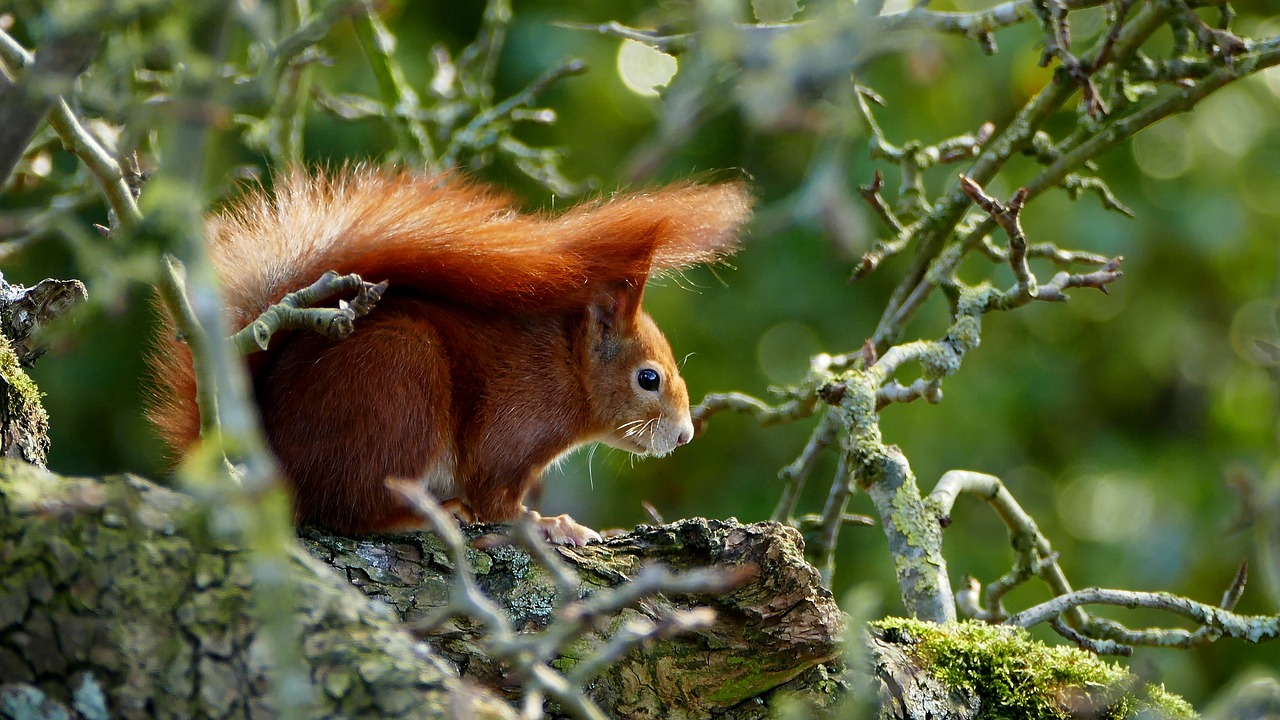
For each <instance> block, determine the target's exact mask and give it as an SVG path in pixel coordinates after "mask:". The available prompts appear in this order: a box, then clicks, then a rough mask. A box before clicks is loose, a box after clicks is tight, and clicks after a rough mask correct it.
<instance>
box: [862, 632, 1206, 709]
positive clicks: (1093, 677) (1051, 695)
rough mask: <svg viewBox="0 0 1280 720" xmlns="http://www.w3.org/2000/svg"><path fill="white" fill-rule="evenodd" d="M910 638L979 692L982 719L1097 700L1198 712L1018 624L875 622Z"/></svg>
mask: <svg viewBox="0 0 1280 720" xmlns="http://www.w3.org/2000/svg"><path fill="white" fill-rule="evenodd" d="M871 626H872V627H873V628H875V629H878V630H880V631H883V632H884V633H885V634H886V635H888V636H890V637H891V638H892V637H898V638H901V639H903V640H904V641H905V645H906V646H907V647H909V648H910V651H911V652H912V653H913V654H915V655H916V656H917V657H919V658H920V659H921V660H922V661H923V662H924V663H925V664H926V665H927V666H928V667H929V669H930V671H931V672H932V674H933V675H934V677H936V678H938V679H939V680H941V681H942V682H943V683H945V684H946V685H947V686H948V687H951V688H953V689H966V690H970V691H976V692H977V693H978V694H980V696H981V697H982V700H983V705H982V710H981V713H980V715H979V717H981V718H1009V719H1010V720H1012V719H1014V718H1018V719H1022V718H1026V719H1029V720H1034V719H1037V718H1053V719H1056V718H1069V717H1071V711H1070V707H1071V706H1076V707H1079V706H1080V704H1082V703H1084V704H1088V705H1096V706H1097V707H1098V708H1099V709H1098V712H1097V716H1098V717H1105V718H1128V717H1135V716H1138V715H1143V714H1147V713H1155V714H1156V716H1158V717H1166V718H1194V717H1196V713H1195V711H1194V710H1193V709H1192V708H1191V706H1190V705H1189V704H1187V703H1186V701H1184V700H1182V698H1180V697H1178V696H1176V695H1173V694H1172V693H1169V692H1167V691H1166V690H1165V689H1164V688H1163V687H1160V686H1156V685H1151V684H1140V683H1138V682H1136V681H1135V679H1134V677H1133V676H1132V675H1131V674H1130V673H1129V671H1128V670H1126V669H1124V668H1123V667H1120V666H1119V665H1116V664H1115V663H1109V662H1106V661H1104V660H1101V659H1099V658H1098V657H1096V656H1094V655H1092V654H1090V653H1087V652H1085V651H1083V650H1080V649H1078V648H1074V647H1066V646H1050V645H1045V644H1043V643H1040V642H1037V641H1035V640H1033V639H1031V637H1030V636H1029V635H1028V634H1027V633H1026V631H1024V630H1021V629H1017V628H1007V627H996V626H991V625H986V624H983V623H977V622H961V623H953V624H950V625H945V626H942V625H934V624H932V623H925V622H921V621H918V620H908V619H903V618H888V619H885V620H880V621H877V622H874V623H871Z"/></svg>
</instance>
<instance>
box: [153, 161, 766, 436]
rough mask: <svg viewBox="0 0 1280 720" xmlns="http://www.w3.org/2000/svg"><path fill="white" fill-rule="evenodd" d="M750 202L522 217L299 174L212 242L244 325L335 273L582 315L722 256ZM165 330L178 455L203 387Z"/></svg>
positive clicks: (441, 295)
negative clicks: (621, 287) (603, 301)
mask: <svg viewBox="0 0 1280 720" xmlns="http://www.w3.org/2000/svg"><path fill="white" fill-rule="evenodd" d="M749 205H750V201H749V199H748V197H747V193H746V191H745V188H744V187H743V186H742V185H741V184H737V183H728V184H720V185H711V186H703V185H698V184H696V183H683V184H676V185H671V186H668V187H665V188H662V189H660V190H656V191H652V192H640V193H634V194H626V195H617V196H614V197H609V198H602V199H599V200H597V201H594V202H589V203H584V204H581V205H578V206H576V207H574V208H572V209H570V210H568V211H566V212H564V213H563V214H558V215H549V214H526V213H522V212H520V211H519V210H518V209H517V207H516V205H515V203H514V202H513V200H512V199H511V198H510V197H509V196H507V195H505V194H503V193H500V192H496V191H494V190H492V189H489V188H486V187H484V186H482V185H479V184H476V183H473V182H468V181H465V180H462V179H460V178H458V177H456V176H452V175H447V174H446V175H427V174H422V173H415V172H411V171H393V170H385V169H378V168H372V167H366V166H356V167H348V168H344V169H342V170H340V171H338V172H336V173H334V174H331V175H329V174H316V173H311V172H308V171H306V170H302V169H294V170H291V171H288V172H286V173H285V174H283V175H281V176H279V177H278V178H276V182H275V185H274V188H273V189H272V190H271V191H267V190H265V189H255V190H252V191H250V192H249V193H247V194H246V195H244V196H243V197H241V198H239V199H237V200H235V201H234V202H232V203H231V204H230V205H229V206H228V207H227V208H225V209H224V210H222V211H220V212H217V213H215V214H213V215H212V216H211V217H210V218H209V219H208V223H207V228H206V233H207V236H208V247H209V255H210V258H211V261H212V263H213V265H214V267H215V269H216V270H217V272H218V275H219V277H220V281H221V286H222V292H223V297H224V302H225V306H226V312H227V317H228V321H229V324H230V326H231V328H232V330H239V329H240V328H243V327H245V326H246V325H248V324H249V323H250V322H251V321H252V320H253V319H255V318H256V317H257V316H258V315H259V314H260V313H261V312H262V311H263V310H265V309H266V308H267V307H268V306H269V305H271V304H272V303H274V302H277V301H278V300H280V299H281V298H282V297H283V296H284V295H285V294H287V293H289V292H292V291H295V290H298V289H300V288H302V287H305V286H307V285H309V284H311V283H312V282H314V281H315V280H316V279H318V278H319V277H320V275H321V274H323V273H324V272H325V271H327V270H335V271H337V272H339V273H342V274H346V273H357V274H359V275H361V276H362V277H363V278H364V279H365V280H367V281H369V282H374V283H377V282H381V281H383V280H386V281H388V282H389V283H390V286H391V288H393V289H406V288H407V289H412V290H413V291H415V292H417V293H419V294H421V295H423V296H425V297H429V298H434V299H436V300H440V301H444V302H456V303H459V304H463V305H468V306H482V307H483V306H488V307H492V308H494V309H495V310H497V311H511V312H521V313H530V312H535V313H536V312H540V311H546V312H558V311H564V310H568V309H572V308H582V307H585V306H587V305H588V304H589V303H590V302H591V301H592V296H593V294H594V293H597V292H598V291H599V288H600V287H602V286H607V285H609V284H625V285H629V286H631V287H635V288H642V287H643V285H644V282H645V280H646V279H647V278H648V277H649V276H650V275H652V274H655V273H659V272H661V271H664V270H668V269H673V268H680V267H684V266H687V265H692V264H695V263H700V262H706V261H713V260H716V259H719V258H721V257H723V256H724V255H727V254H728V253H729V252H730V251H731V250H732V247H733V244H734V242H735V239H736V235H737V231H738V230H739V228H740V227H741V225H742V224H743V223H744V222H745V220H746V217H747V214H748V211H749ZM374 312H377V310H376V308H375V310H374ZM357 322H359V321H357ZM162 332H163V336H162V337H161V338H160V340H159V342H158V343H157V348H156V352H155V353H154V354H153V358H152V368H153V375H154V376H155V377H154V379H155V384H156V386H157V397H156V401H155V402H154V403H153V407H152V409H151V413H150V414H151V419H152V421H153V423H154V424H155V425H156V427H157V428H158V430H159V432H160V434H161V436H162V438H163V439H164V440H165V441H166V443H167V444H168V445H169V447H170V448H171V449H172V450H173V451H174V452H175V454H180V453H181V452H182V451H183V450H185V449H186V448H187V447H188V446H189V445H191V444H192V443H194V442H195V440H196V439H197V437H198V433H199V414H198V411H197V408H196V403H195V379H194V374H193V371H192V368H191V356H190V352H189V350H188V349H187V347H186V345H185V344H183V343H181V342H179V341H177V340H176V339H174V337H173V335H174V333H173V332H172V329H171V328H167V327H166V328H165V329H164V330H163V331H162Z"/></svg>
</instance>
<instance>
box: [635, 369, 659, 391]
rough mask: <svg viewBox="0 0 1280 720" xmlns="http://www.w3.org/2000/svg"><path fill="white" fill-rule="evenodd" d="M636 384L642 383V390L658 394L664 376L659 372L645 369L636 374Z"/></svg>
mask: <svg viewBox="0 0 1280 720" xmlns="http://www.w3.org/2000/svg"><path fill="white" fill-rule="evenodd" d="M636 382H638V383H640V389H642V390H648V391H650V392H657V391H658V386H660V385H661V384H662V376H661V375H659V374H658V371H657V370H651V369H649V368H645V369H643V370H641V371H640V372H638V373H636Z"/></svg>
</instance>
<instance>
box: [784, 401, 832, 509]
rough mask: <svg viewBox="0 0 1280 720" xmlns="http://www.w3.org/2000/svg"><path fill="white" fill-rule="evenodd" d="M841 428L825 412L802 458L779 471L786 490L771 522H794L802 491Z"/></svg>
mask: <svg viewBox="0 0 1280 720" xmlns="http://www.w3.org/2000/svg"><path fill="white" fill-rule="evenodd" d="M839 427H840V421H839V416H838V415H836V414H835V413H833V412H831V411H830V410H827V411H826V412H824V413H823V414H822V418H821V419H820V420H819V421H818V425H817V427H815V428H814V429H813V433H811V434H810V436H809V442H808V443H806V444H805V446H804V450H802V451H801V452H800V455H799V457H797V458H796V459H795V460H793V461H792V462H791V464H790V465H788V466H786V467H784V468H782V470H780V471H778V477H779V478H780V479H782V481H783V482H785V483H786V486H785V489H784V490H783V492H782V497H781V498H780V499H779V500H778V506H777V507H776V508H774V510H773V514H772V515H770V516H769V519H770V520H773V521H774V522H786V523H790V522H792V520H793V519H794V517H795V512H796V503H797V502H799V500H800V491H801V490H803V489H804V484H805V481H806V480H807V479H808V478H809V475H810V473H812V472H813V468H814V466H815V465H817V463H818V456H819V455H821V454H822V451H823V450H826V449H827V448H828V447H830V446H831V443H832V442H834V441H835V439H836V431H837V430H838V429H839Z"/></svg>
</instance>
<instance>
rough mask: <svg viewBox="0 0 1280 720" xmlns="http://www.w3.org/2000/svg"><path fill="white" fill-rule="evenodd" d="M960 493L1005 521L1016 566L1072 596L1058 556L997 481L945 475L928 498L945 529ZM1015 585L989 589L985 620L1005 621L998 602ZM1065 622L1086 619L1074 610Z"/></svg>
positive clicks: (951, 473) (987, 477) (989, 477)
mask: <svg viewBox="0 0 1280 720" xmlns="http://www.w3.org/2000/svg"><path fill="white" fill-rule="evenodd" d="M961 493H965V494H969V495H974V496H977V497H978V498H981V499H982V500H983V501H985V502H986V503H987V504H988V505H990V506H991V508H992V509H993V510H995V511H996V514H997V515H999V516H1000V519H1001V520H1003V521H1004V524H1005V527H1007V528H1008V529H1009V542H1010V544H1011V545H1012V546H1013V551H1014V554H1015V556H1016V558H1017V559H1016V560H1015V565H1017V566H1020V567H1021V568H1025V569H1027V570H1030V572H1031V573H1034V574H1035V575H1037V576H1039V577H1040V578H1041V579H1042V580H1044V582H1045V584H1046V585H1048V586H1049V589H1050V590H1051V591H1052V592H1053V593H1054V594H1055V595H1065V594H1068V593H1070V592H1072V590H1071V583H1070V582H1068V581H1067V577H1066V574H1065V573H1063V571H1062V567H1061V566H1059V565H1058V562H1057V555H1056V553H1054V552H1053V548H1052V546H1051V545H1050V544H1049V539H1048V538H1046V537H1045V536H1044V535H1043V534H1041V533H1040V528H1039V527H1038V526H1037V525H1036V522H1035V520H1034V519H1032V517H1031V516H1030V515H1028V514H1027V512H1026V511H1025V510H1023V509H1022V506H1021V505H1019V504H1018V501H1017V500H1015V499H1014V497H1013V495H1012V494H1010V493H1009V490H1008V489H1007V488H1006V487H1005V486H1004V483H1003V482H1001V481H1000V478H998V477H995V476H994V475H987V474H985V473H977V472H971V471H968V470H951V471H949V472H947V473H945V474H944V475H943V476H942V477H941V478H940V479H939V480H938V484H937V485H936V486H935V487H934V489H933V491H932V492H931V493H929V497H928V498H927V502H928V503H929V505H930V506H931V507H932V508H934V510H935V511H936V512H937V513H938V517H939V518H940V519H941V521H942V523H943V525H944V526H945V525H949V524H950V523H951V509H952V507H953V506H954V505H955V501H956V498H957V497H958V496H959V495H960V494H961ZM1014 573H1015V576H1016V577H1023V576H1024V571H1022V570H1019V569H1017V568H1015V571H1014ZM1006 577H1008V576H1006ZM1029 577H1030V574H1027V575H1025V578H1029ZM974 582H975V583H976V582H977V581H976V580H975V581H974ZM1017 584H1018V583H1016V582H1013V581H1012V579H1002V581H1001V582H999V583H997V584H994V585H992V586H990V587H988V589H987V591H986V596H985V598H984V602H985V605H986V608H985V616H984V619H987V620H989V621H993V622H1000V621H1003V620H1004V619H1005V618H1006V617H1007V615H1006V614H1005V613H1004V610H1003V605H1002V603H1001V601H1002V598H1003V597H1004V595H1005V594H1006V593H1007V592H1008V591H1009V590H1011V589H1013V587H1015V586H1016V585H1017ZM1068 621H1069V624H1071V625H1072V626H1073V627H1083V626H1084V625H1085V624H1087V623H1088V621H1089V618H1088V616H1087V615H1085V614H1084V611H1083V610H1073V611H1071V612H1070V613H1068Z"/></svg>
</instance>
